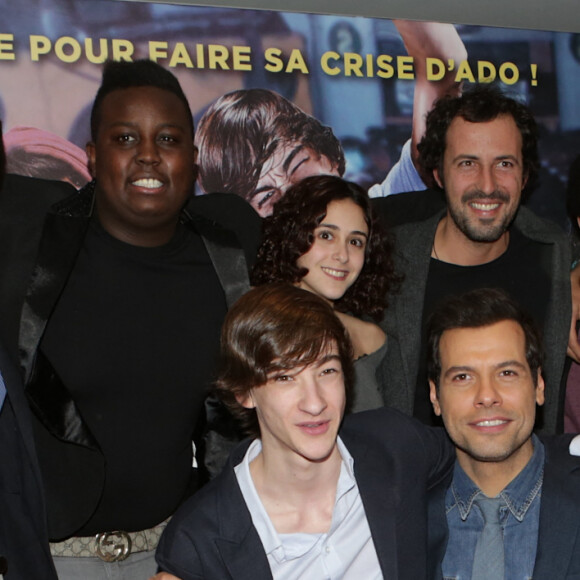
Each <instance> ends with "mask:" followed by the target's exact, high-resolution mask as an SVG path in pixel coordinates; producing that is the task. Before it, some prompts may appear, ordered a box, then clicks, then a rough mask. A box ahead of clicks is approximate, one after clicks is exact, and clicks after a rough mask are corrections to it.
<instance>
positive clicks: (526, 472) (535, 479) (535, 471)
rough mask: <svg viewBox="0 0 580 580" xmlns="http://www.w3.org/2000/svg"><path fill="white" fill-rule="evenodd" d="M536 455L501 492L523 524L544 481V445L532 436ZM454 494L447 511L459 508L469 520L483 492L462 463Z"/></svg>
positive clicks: (457, 467)
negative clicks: (473, 507) (454, 507)
mask: <svg viewBox="0 0 580 580" xmlns="http://www.w3.org/2000/svg"><path fill="white" fill-rule="evenodd" d="M532 443H533V445H534V452H533V454H532V457H531V459H530V460H529V461H528V463H527V465H526V466H525V467H524V469H522V471H521V472H520V473H519V474H518V475H517V476H516V477H515V478H514V479H513V480H512V481H511V482H510V483H509V484H508V485H507V487H505V488H504V489H503V491H501V492H500V494H499V495H500V496H501V497H502V499H503V501H504V502H505V505H506V506H507V508H508V509H509V511H510V512H511V513H512V515H513V516H514V518H516V519H517V520H518V521H519V522H521V521H522V520H523V519H524V516H525V515H526V512H527V511H528V508H529V507H530V505H531V503H532V502H533V501H534V499H535V497H536V496H537V495H538V493H539V492H540V489H541V488H542V482H543V479H544V446H543V444H542V442H541V441H540V440H539V439H538V438H537V437H536V436H535V435H532ZM449 491H450V492H451V493H448V494H447V497H446V501H445V504H446V505H445V511H446V512H448V511H449V510H450V509H451V508H452V507H453V506H454V505H457V508H458V510H459V515H460V517H461V519H462V520H463V521H465V520H466V519H467V516H468V515H469V512H470V511H471V507H472V506H473V501H474V500H475V499H476V497H477V496H478V495H480V494H482V495H483V492H482V491H481V490H480V489H479V487H477V485H475V483H473V481H472V480H471V479H470V478H469V476H468V475H467V474H466V473H465V471H463V468H462V467H461V466H460V465H459V462H458V461H456V462H455V468H454V471H453V481H452V482H451V488H450V490H449Z"/></svg>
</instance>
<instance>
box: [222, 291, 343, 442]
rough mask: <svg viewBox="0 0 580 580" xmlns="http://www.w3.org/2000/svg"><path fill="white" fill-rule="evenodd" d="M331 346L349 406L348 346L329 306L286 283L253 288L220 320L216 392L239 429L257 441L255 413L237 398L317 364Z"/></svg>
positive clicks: (339, 324)
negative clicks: (274, 377) (282, 374)
mask: <svg viewBox="0 0 580 580" xmlns="http://www.w3.org/2000/svg"><path fill="white" fill-rule="evenodd" d="M333 345H334V346H336V349H337V351H338V358H339V359H340V364H341V367H342V374H343V377H344V388H345V395H346V399H347V403H348V399H349V397H350V394H351V392H352V388H353V384H354V367H353V362H352V356H353V355H352V345H351V342H350V338H349V336H348V333H347V332H346V330H345V328H344V326H343V325H342V323H341V322H340V320H339V319H338V318H337V317H336V316H335V314H334V311H333V309H332V308H331V306H330V305H329V304H328V303H327V302H325V301H324V300H322V299H321V298H319V297H318V296H316V295H315V294H313V293H312V292H307V291H306V290H301V289H300V288H296V287H295V286H292V285H291V284H269V285H267V286H260V287H259V288H254V289H253V290H250V291H249V292H248V293H247V294H244V296H242V297H241V298H240V299H239V300H238V301H237V302H236V303H235V304H234V306H233V307H232V308H231V309H230V311H229V312H228V314H227V316H226V318H225V321H224V325H223V327H222V334H221V350H220V365H219V373H218V379H217V381H216V384H215V391H216V394H217V396H218V397H219V398H220V400H221V401H222V402H223V404H224V405H225V406H226V407H227V409H228V410H229V411H230V413H231V414H232V415H233V416H234V418H235V419H236V420H237V421H239V423H240V424H241V426H242V428H243V429H244V431H245V432H246V433H248V434H250V435H253V436H254V437H257V436H259V435H260V427H259V424H258V418H257V416H256V410H255V409H247V408H246V407H244V406H243V405H242V404H241V402H240V399H243V398H244V397H245V396H246V395H247V394H248V393H249V392H250V391H251V390H252V389H254V388H256V387H258V388H259V387H261V386H262V385H265V384H266V383H267V381H268V377H269V376H270V375H271V374H272V373H276V372H280V371H287V370H292V369H296V368H303V367H305V366H308V365H311V364H314V363H316V362H318V361H319V360H320V359H321V357H323V356H324V355H325V354H326V353H327V351H328V350H329V349H330V348H331V347H332V346H333Z"/></svg>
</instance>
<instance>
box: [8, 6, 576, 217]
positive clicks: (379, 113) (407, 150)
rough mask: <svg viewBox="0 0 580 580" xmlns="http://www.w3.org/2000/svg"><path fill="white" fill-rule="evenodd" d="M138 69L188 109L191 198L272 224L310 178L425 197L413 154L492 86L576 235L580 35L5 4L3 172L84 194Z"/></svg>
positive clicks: (199, 10)
mask: <svg viewBox="0 0 580 580" xmlns="http://www.w3.org/2000/svg"><path fill="white" fill-rule="evenodd" d="M138 58H150V59H152V60H155V61H157V62H159V63H160V64H161V65H163V66H165V67H167V68H169V69H171V70H172V71H173V72H174V73H175V74H176V76H177V77H178V78H179V80H180V82H181V84H182V86H183V88H184V91H185V93H186V95H187V97H188V100H189V102H190V105H191V108H192V111H193V113H194V116H195V122H196V128H198V131H197V135H196V143H197V145H198V146H199V147H200V149H201V152H200V157H199V164H200V175H201V177H200V180H199V182H198V184H197V186H196V193H198V194H204V193H211V192H212V191H218V190H219V191H233V192H234V193H237V194H239V195H243V196H244V197H246V198H247V199H248V200H249V201H250V202H251V203H252V205H254V207H255V208H256V209H257V210H258V211H259V212H260V213H261V214H262V215H267V214H268V213H269V212H271V208H272V205H273V203H274V202H275V201H276V199H278V198H279V196H280V195H283V193H284V190H285V188H287V187H288V185H289V184H290V183H292V182H294V181H296V180H298V179H301V178H302V177H304V176H306V175H310V174H312V173H320V172H323V173H337V174H343V175H344V176H345V177H346V178H348V179H351V180H353V181H356V182H358V183H360V184H361V185H364V186H365V187H368V188H369V191H370V193H371V195H373V196H380V195H389V194H394V193H400V192H403V191H408V190H410V189H418V188H423V187H425V186H426V185H429V176H425V175H421V174H420V171H418V167H417V164H416V148H415V146H416V143H417V142H418V140H419V139H420V137H421V135H422V132H423V131H424V124H425V122H424V118H425V114H426V113H427V111H428V110H429V108H430V106H431V104H432V102H433V100H434V99H436V98H438V97H440V96H443V95H445V94H457V93H458V92H459V91H461V90H465V89H467V88H468V87H469V86H470V85H472V84H474V83H494V84H496V85H497V86H499V87H500V88H501V90H503V91H505V92H507V93H508V94H510V95H512V96H515V97H516V98H518V99H521V100H522V101H523V102H525V103H527V104H528V105H529V106H530V107H531V109H532V111H533V112H534V114H535V116H536V119H537V121H538V123H539V127H540V132H541V140H540V146H541V162H542V168H541V172H540V182H539V187H538V189H537V190H536V191H535V192H534V193H533V194H532V196H531V198H530V200H528V203H529V204H530V205H531V206H532V207H533V209H535V210H536V211H537V212H538V213H540V214H541V215H544V216H546V217H549V218H551V219H553V220H555V221H556V222H558V223H560V224H561V225H562V226H564V227H567V220H566V214H565V202H564V198H565V185H566V180H567V174H568V169H569V167H570V165H571V163H572V161H573V160H574V158H575V157H577V156H578V155H579V154H580V34H571V33H562V32H549V31H538V30H518V29H507V28H506V29H504V28H497V27H493V28H492V27H481V26H467V25H458V26H454V25H452V24H442V23H434V22H418V21H417V22H414V21H395V20H386V19H379V18H373V19H371V18H362V17H343V16H336V15H319V14H316V15H315V14H301V13H285V12H277V11H268V10H259V11H256V10H246V9H231V8H221V7H197V6H180V5H170V4H155V3H146V2H119V1H114V0H27V1H26V2H21V1H20V0H4V10H3V16H2V23H1V24H0V119H2V121H3V125H4V140H5V146H6V149H7V157H8V170H9V171H11V172H13V173H20V174H25V175H37V176H40V177H48V178H53V179H65V180H68V181H70V182H71V183H73V184H74V185H75V186H77V187H80V186H82V185H83V184H84V183H86V181H88V180H89V179H90V175H89V173H88V171H87V169H86V157H85V154H84V147H85V144H86V143H87V141H89V140H90V131H89V121H88V119H89V113H90V108H91V105H92V100H93V98H94V95H95V93H96V90H97V88H98V86H99V83H100V77H101V68H102V64H103V62H104V61H106V60H107V59H116V60H135V59H138ZM250 136H251V137H250ZM265 151H267V152H265ZM397 162H399V164H398V165H396V164H397ZM394 166H395V169H394V170H393V167H394ZM425 184H426V185H425Z"/></svg>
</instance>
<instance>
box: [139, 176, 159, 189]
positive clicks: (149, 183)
mask: <svg viewBox="0 0 580 580" xmlns="http://www.w3.org/2000/svg"><path fill="white" fill-rule="evenodd" d="M133 185H136V186H137V187H145V188H147V189H157V188H158V187H161V186H162V185H163V183H162V182H161V181H159V179H152V178H148V179H138V180H137V181H134V182H133Z"/></svg>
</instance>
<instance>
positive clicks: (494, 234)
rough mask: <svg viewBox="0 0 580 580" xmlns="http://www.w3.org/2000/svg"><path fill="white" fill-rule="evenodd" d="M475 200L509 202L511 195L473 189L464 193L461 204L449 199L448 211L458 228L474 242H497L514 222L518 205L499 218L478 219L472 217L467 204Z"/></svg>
mask: <svg viewBox="0 0 580 580" xmlns="http://www.w3.org/2000/svg"><path fill="white" fill-rule="evenodd" d="M475 200H486V201H489V200H496V201H498V202H500V203H504V204H506V205H507V204H508V203H509V202H510V197H509V196H508V195H507V194H505V193H503V192H502V191H498V190H496V191H493V192H492V193H489V194H486V193H484V192H482V191H471V192H468V193H465V194H463V196H462V197H461V202H460V204H456V205H454V204H452V203H450V202H449V199H447V211H448V212H449V215H450V217H451V219H452V220H453V223H454V224H455V225H456V227H457V229H459V231H460V232H461V233H462V234H463V235H464V236H465V237H466V238H467V239H468V240H471V241H472V242H481V243H493V242H497V241H498V240H499V239H500V238H501V237H502V236H503V235H504V234H505V233H506V231H507V230H508V228H509V226H510V224H511V223H512V221H513V219H514V217H515V214H516V211H517V209H518V206H517V205H515V206H514V207H513V208H512V209H511V210H510V211H509V212H507V213H505V214H504V215H503V216H500V217H499V218H495V219H494V218H490V219H478V218H474V219H473V218H471V217H470V216H469V215H468V210H467V209H465V206H466V205H467V204H468V203H470V202H472V201H475Z"/></svg>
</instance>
